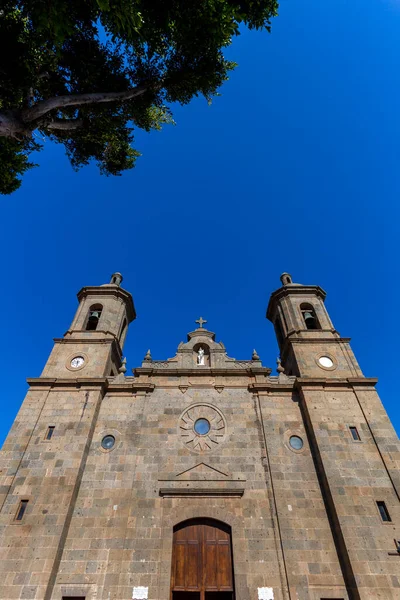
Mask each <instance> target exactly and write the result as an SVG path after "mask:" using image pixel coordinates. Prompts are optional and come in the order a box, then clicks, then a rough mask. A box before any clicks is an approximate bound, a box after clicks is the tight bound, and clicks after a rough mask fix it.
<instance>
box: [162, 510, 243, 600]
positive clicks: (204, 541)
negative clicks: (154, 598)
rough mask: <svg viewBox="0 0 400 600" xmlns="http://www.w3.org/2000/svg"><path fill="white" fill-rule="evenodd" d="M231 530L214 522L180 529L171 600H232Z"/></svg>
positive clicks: (189, 524)
mask: <svg viewBox="0 0 400 600" xmlns="http://www.w3.org/2000/svg"><path fill="white" fill-rule="evenodd" d="M233 599H234V585H233V565H232V547H231V534H230V528H229V527H228V526H226V525H224V524H222V523H219V522H217V521H213V520H211V519H201V520H200V519H196V520H193V521H186V522H185V523H183V524H181V525H178V526H177V527H176V528H175V530H174V536H173V546H172V573H171V600H233Z"/></svg>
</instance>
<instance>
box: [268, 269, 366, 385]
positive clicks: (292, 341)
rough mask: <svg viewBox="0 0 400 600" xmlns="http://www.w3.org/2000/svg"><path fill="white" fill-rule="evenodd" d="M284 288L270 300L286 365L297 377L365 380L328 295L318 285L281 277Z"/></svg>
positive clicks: (285, 275)
mask: <svg viewBox="0 0 400 600" xmlns="http://www.w3.org/2000/svg"><path fill="white" fill-rule="evenodd" d="M281 282H282V287H280V288H279V289H278V290H276V291H275V292H274V293H273V294H272V295H271V298H270V302H269V305H268V309H267V318H268V319H269V320H270V321H271V322H272V323H273V325H274V327H275V333H276V337H277V340H278V345H279V349H280V353H281V360H282V364H283V366H284V367H285V372H286V374H287V375H296V376H297V377H329V378H330V379H331V378H346V377H361V376H362V372H361V370H360V367H359V365H358V363H357V360H356V358H355V356H354V354H353V352H352V350H351V348H350V344H349V342H350V339H349V338H342V337H340V334H339V333H338V332H337V331H336V329H335V328H334V326H333V324H332V321H331V319H330V317H329V314H328V312H327V310H326V308H325V304H324V301H325V297H326V293H325V292H324V290H323V289H322V288H320V287H319V286H317V285H301V284H299V283H293V281H292V278H291V276H290V275H289V274H288V273H283V274H282V275H281Z"/></svg>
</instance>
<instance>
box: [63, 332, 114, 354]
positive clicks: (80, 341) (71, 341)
mask: <svg viewBox="0 0 400 600" xmlns="http://www.w3.org/2000/svg"><path fill="white" fill-rule="evenodd" d="M80 331H83V330H78V331H77V330H74V329H69V330H68V331H67V332H66V333H65V335H67V334H72V333H79V332H80ZM96 333H104V334H105V335H110V336H112V337H107V338H95V337H93V338H91V337H89V336H87V337H81V338H80V337H68V338H65V337H62V338H53V342H54V343H55V344H75V345H76V344H112V345H113V346H114V347H113V351H115V352H116V354H117V356H118V357H119V359H120V360H121V357H122V349H121V345H120V343H119V340H118V338H117V337H116V336H115V335H114V334H113V333H111V331H102V330H99V331H97V330H96Z"/></svg>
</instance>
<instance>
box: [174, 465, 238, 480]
mask: <svg viewBox="0 0 400 600" xmlns="http://www.w3.org/2000/svg"><path fill="white" fill-rule="evenodd" d="M228 478H229V475H228V473H224V472H223V471H220V470H219V469H216V468H215V467H211V466H210V465H207V464H206V463H204V462H201V463H198V464H197V465H195V466H194V467H191V468H190V469H186V471H182V473H177V475H176V476H175V479H178V480H180V481H187V480H190V481H220V480H226V479H228Z"/></svg>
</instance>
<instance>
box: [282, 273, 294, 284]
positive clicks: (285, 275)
mask: <svg viewBox="0 0 400 600" xmlns="http://www.w3.org/2000/svg"><path fill="white" fill-rule="evenodd" d="M280 279H281V282H282V285H290V284H291V283H293V281H292V276H291V275H289V273H282V275H281V277H280Z"/></svg>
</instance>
